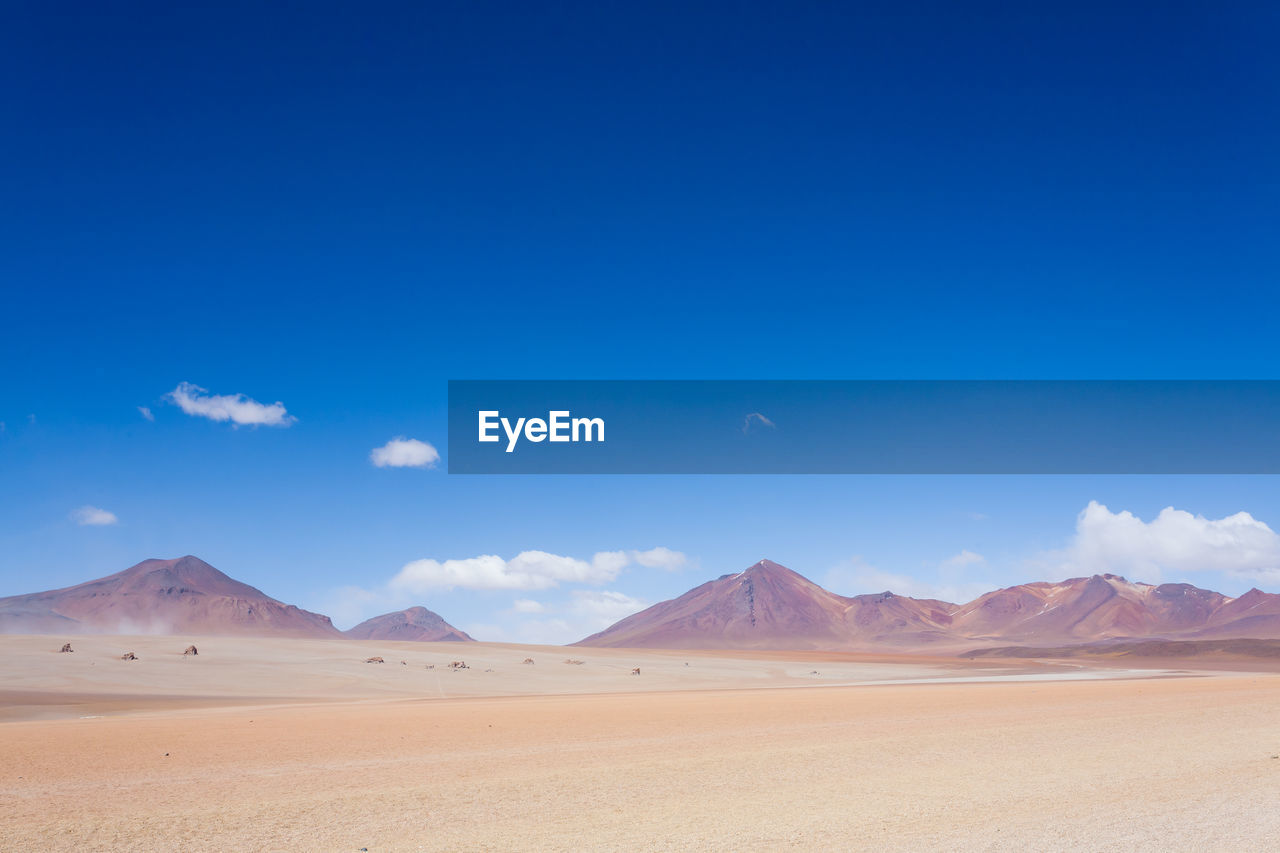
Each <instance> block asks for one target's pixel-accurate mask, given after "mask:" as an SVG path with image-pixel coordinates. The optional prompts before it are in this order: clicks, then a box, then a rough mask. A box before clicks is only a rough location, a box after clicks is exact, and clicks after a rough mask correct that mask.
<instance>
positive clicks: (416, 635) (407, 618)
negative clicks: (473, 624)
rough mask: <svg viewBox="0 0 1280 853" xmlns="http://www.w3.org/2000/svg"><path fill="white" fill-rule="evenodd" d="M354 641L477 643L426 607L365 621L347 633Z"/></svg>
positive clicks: (411, 608)
mask: <svg viewBox="0 0 1280 853" xmlns="http://www.w3.org/2000/svg"><path fill="white" fill-rule="evenodd" d="M343 633H344V634H346V635H347V636H348V637H351V638H352V639H354V640H417V641H420V642H428V643H436V642H475V641H474V640H472V638H471V637H469V636H468V635H467V633H466V632H465V631H461V630H459V629H457V628H455V627H453V626H452V625H450V624H449V623H448V622H446V621H444V619H442V618H441V617H440V615H439V614H438V613H434V612H432V611H430V610H428V609H427V608H425V607H410V608H409V609H408V610H398V611H396V612H395V613H384V614H382V615H381V616H375V617H373V618H372V619H366V620H365V621H363V622H361V623H360V624H359V625H357V626H355V627H354V628H351V629H350V630H347V631H344V632H343Z"/></svg>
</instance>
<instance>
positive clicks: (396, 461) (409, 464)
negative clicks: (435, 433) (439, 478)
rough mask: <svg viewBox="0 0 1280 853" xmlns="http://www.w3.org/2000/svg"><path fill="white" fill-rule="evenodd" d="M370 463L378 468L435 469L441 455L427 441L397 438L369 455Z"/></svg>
mask: <svg viewBox="0 0 1280 853" xmlns="http://www.w3.org/2000/svg"><path fill="white" fill-rule="evenodd" d="M369 461H370V462H372V463H373V464H374V466H376V467H378V468H434V467H436V463H437V462H439V461H440V454H439V452H437V451H436V449H435V448H434V447H432V446H431V445H430V444H427V443H426V442H425V441H418V439H416V438H405V437H404V436H402V435H400V436H396V437H395V438H393V439H391V440H390V441H388V442H387V443H386V444H384V445H382V446H381V447H375V448H374V449H373V450H372V451H371V452H370V453H369Z"/></svg>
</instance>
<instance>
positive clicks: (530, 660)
mask: <svg viewBox="0 0 1280 853" xmlns="http://www.w3.org/2000/svg"><path fill="white" fill-rule="evenodd" d="M520 663H527V664H530V665H532V664H533V658H525V659H524V660H522V661H520Z"/></svg>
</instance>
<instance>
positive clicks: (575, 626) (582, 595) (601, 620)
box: [473, 589, 649, 645]
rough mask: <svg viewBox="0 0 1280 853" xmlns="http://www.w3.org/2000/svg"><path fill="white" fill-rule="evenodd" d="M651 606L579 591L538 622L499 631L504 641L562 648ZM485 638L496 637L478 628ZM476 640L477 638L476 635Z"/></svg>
mask: <svg viewBox="0 0 1280 853" xmlns="http://www.w3.org/2000/svg"><path fill="white" fill-rule="evenodd" d="M648 606H649V604H648V602H646V601H644V600H643V599H639V598H634V597H632V596H630V595H627V594H626V593H622V592H616V591H614V590H608V589H601V590H596V589H577V590H574V591H573V594H572V596H571V597H570V598H569V600H568V601H567V602H565V603H563V604H561V605H558V606H543V607H542V608H541V610H539V611H537V613H538V614H539V616H538V618H536V619H525V620H523V621H520V622H516V623H515V624H508V625H506V626H502V627H499V626H492V627H494V628H498V631H497V632H496V634H497V636H499V637H500V638H501V639H509V640H514V641H516V642H522V643H537V644H550V645H561V644H565V643H573V642H576V641H578V640H581V639H582V638H583V637H588V636H590V635H591V634H594V633H596V632H597V631H603V630H604V629H605V628H608V627H609V626H610V625H612V624H614V623H615V622H617V621H618V620H619V619H624V618H626V617H627V616H630V615H631V614H632V613H638V612H640V611H641V610H643V609H645V608H646V607H648ZM477 631H480V632H481V634H482V635H483V636H493V634H490V633H485V632H483V630H482V629H481V628H479V627H478V628H477ZM473 636H474V635H473Z"/></svg>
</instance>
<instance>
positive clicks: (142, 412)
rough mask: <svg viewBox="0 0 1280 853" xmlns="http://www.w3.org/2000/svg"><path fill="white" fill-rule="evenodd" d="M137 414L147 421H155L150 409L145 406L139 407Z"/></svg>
mask: <svg viewBox="0 0 1280 853" xmlns="http://www.w3.org/2000/svg"><path fill="white" fill-rule="evenodd" d="M138 414H140V415H142V417H143V418H145V419H146V420H149V421H154V420H155V419H156V416H155V415H153V414H152V413H151V409H149V408H147V407H146V406H139V407H138Z"/></svg>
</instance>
